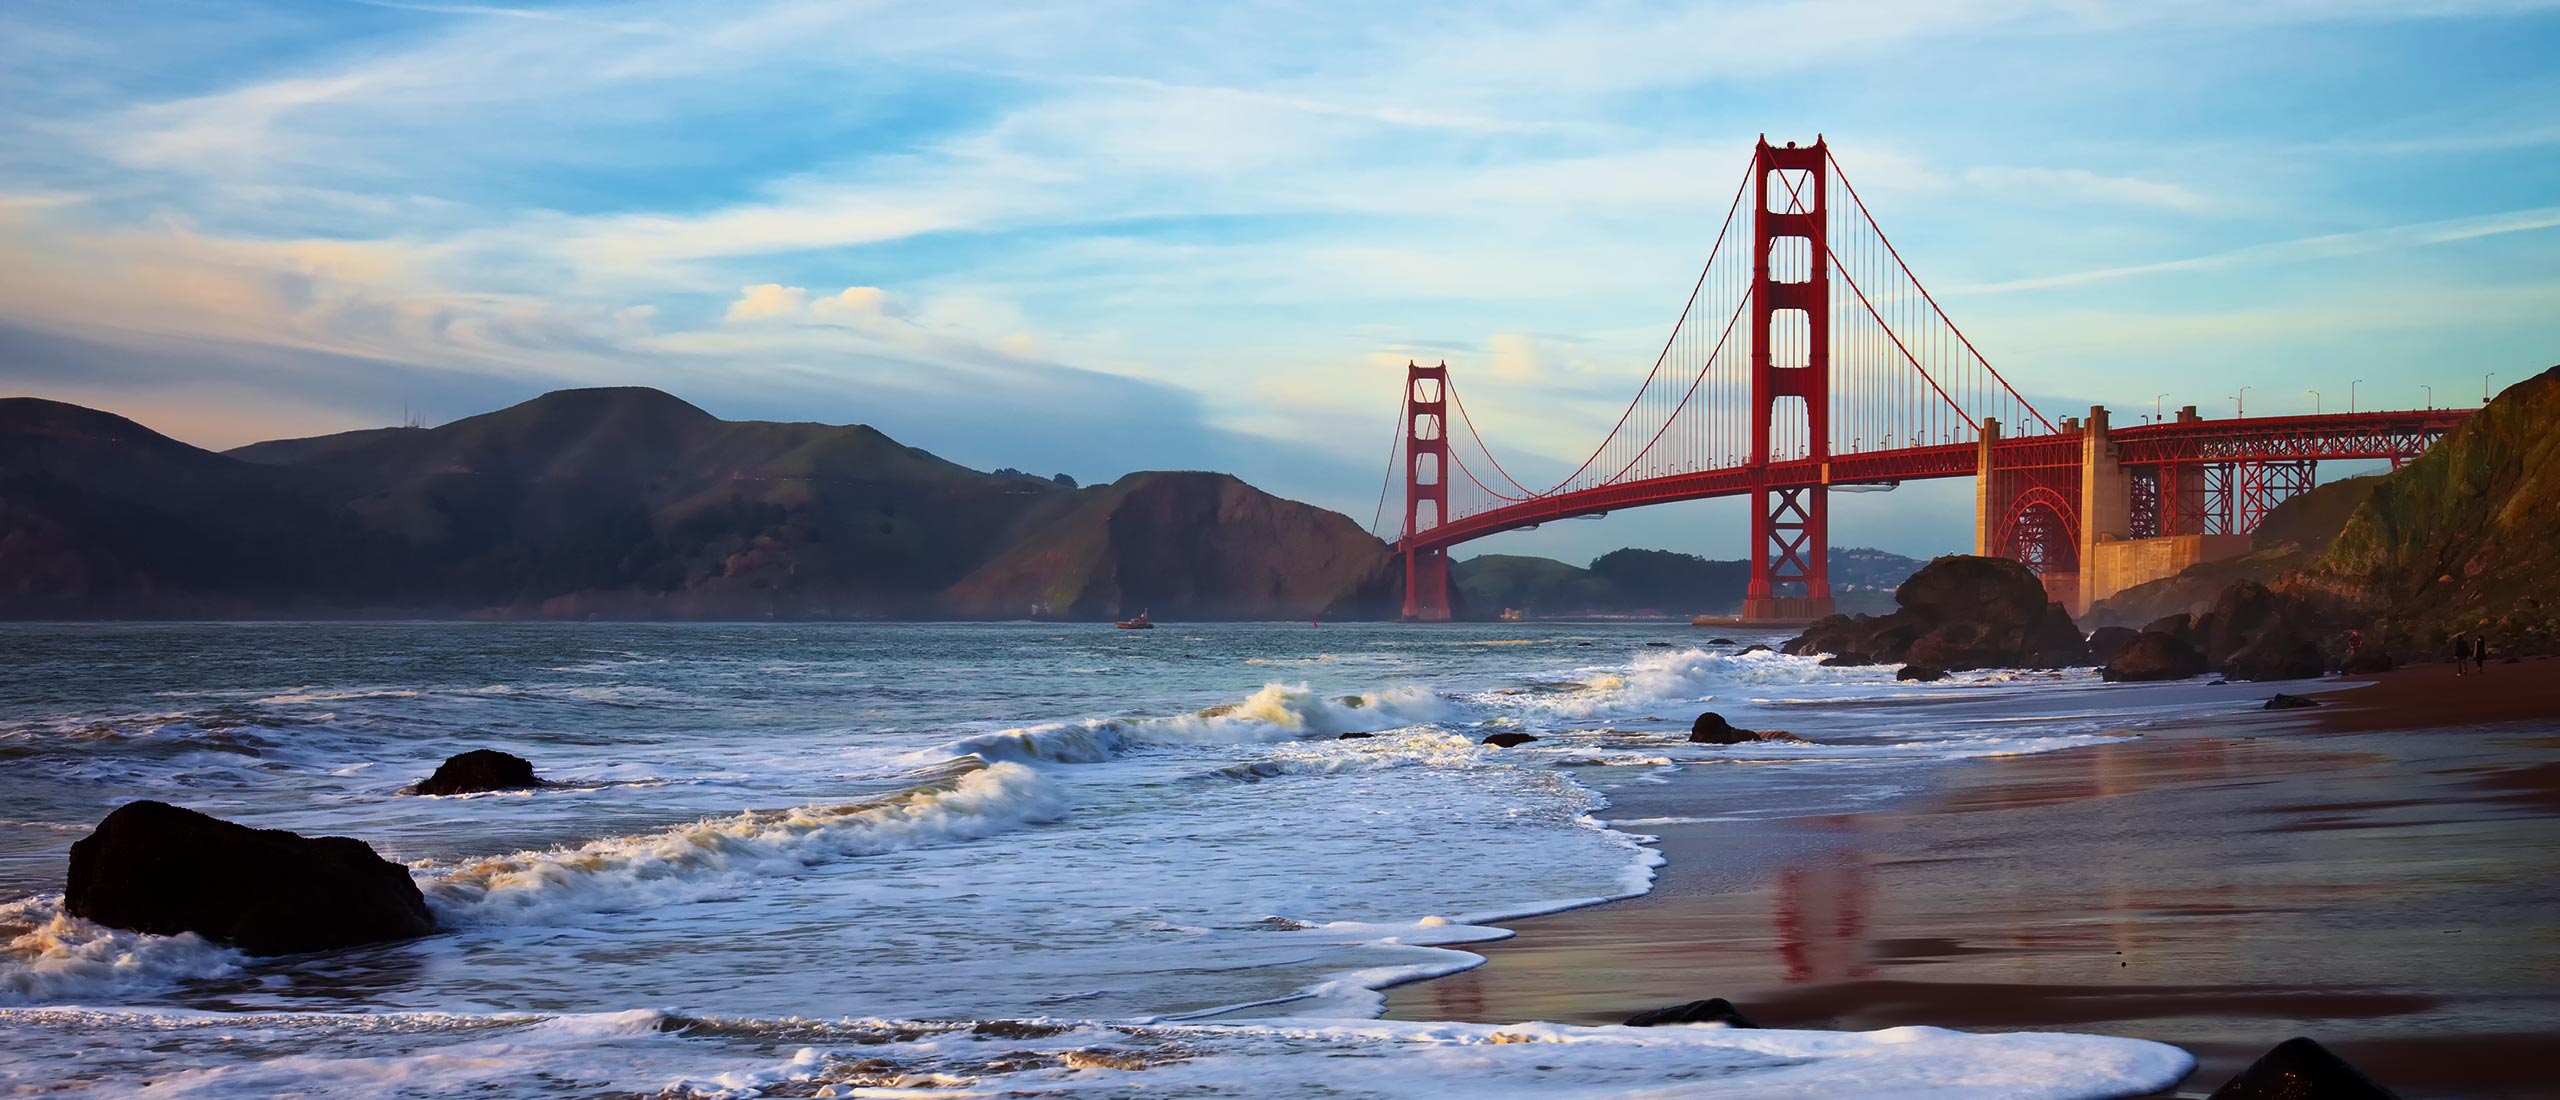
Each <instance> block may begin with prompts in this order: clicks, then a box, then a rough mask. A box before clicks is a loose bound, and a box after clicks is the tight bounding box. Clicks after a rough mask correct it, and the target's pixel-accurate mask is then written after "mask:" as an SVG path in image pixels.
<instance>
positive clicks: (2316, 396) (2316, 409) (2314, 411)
mask: <svg viewBox="0 0 2560 1100" xmlns="http://www.w3.org/2000/svg"><path fill="white" fill-rule="evenodd" d="M2302 392H2304V393H2307V394H2310V395H2311V415H2313V416H2318V415H2320V391H2318V390H2304V391H2302Z"/></svg>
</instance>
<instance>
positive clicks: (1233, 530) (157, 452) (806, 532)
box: [0, 389, 1384, 618]
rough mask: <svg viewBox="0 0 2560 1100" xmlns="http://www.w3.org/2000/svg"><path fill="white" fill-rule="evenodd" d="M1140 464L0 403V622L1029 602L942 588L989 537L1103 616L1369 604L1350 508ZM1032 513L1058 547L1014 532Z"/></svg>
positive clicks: (610, 394)
mask: <svg viewBox="0 0 2560 1100" xmlns="http://www.w3.org/2000/svg"><path fill="white" fill-rule="evenodd" d="M1152 477H1154V478H1171V479H1174V481H1172V482H1168V483H1167V484H1166V485H1164V486H1155V485H1152V484H1151V483H1150V481H1149V480H1148V479H1132V480H1131V481H1129V482H1124V483H1123V485H1122V486H1113V487H1111V488H1112V489H1113V490H1117V491H1119V493H1118V495H1117V496H1116V497H1115V498H1114V499H1117V500H1121V502H1122V504H1123V505H1125V507H1120V508H1115V509H1114V510H1113V511H1112V513H1111V515H1112V517H1113V518H1112V522H1111V523H1109V524H1105V525H1103V526H1101V527H1100V528H1098V529H1096V530H1094V531H1091V532H1086V531H1084V530H1082V529H1081V528H1079V527H1077V526H1076V525H1075V524H1073V523H1071V522H1068V521H1070V520H1072V519H1074V518H1075V517H1077V516H1082V515H1087V514H1089V513H1090V507H1089V504H1090V502H1091V501H1092V500H1093V499H1095V497H1094V495H1093V494H1094V493H1096V492H1099V491H1087V492H1078V491H1076V490H1071V489H1068V488H1066V487H1064V486H1062V485H1058V484H1055V483H1053V482H1050V481H1048V480H1044V479H1040V478H1033V477H1026V476H1016V475H1009V474H1008V475H998V474H987V473H981V472H978V471H976V470H971V469H968V468H966V467H962V466H959V465H957V464H954V463H951V462H947V461H944V460H942V459H940V458H936V457H934V456H933V455H931V454H928V453H926V452H924V451H921V450H918V449H915V448H912V447H907V446H904V445H902V444H899V443H898V442H897V441H895V440H893V439H890V438H888V437H887V436H884V435H882V434H880V433H879V432H877V431H874V430H872V429H870V428H867V427H862V426H852V427H840V426H834V425H822V424H777V423H763V422H733V421H724V420H720V419H717V418H715V417H713V416H711V415H710V414H708V413H705V412H703V411H702V410H700V409H697V408H695V407H693V406H692V405H689V404H686V403H685V402H683V401H680V400H677V399H676V398H674V397H672V396H669V395H667V394H664V393H661V392H658V391H656V390H645V389H608V390H573V391H565V392H561V393H555V394H549V395H545V396H543V397H540V398H537V399H535V400H533V401H529V402H526V403H524V404H522V405H518V406H515V407H512V408H508V409H503V410H500V411H498V412H494V413H489V414H486V415H483V416H476V417H472V418H469V419H466V420H461V421H456V422H454V423H452V424H448V425H444V426H442V427H438V428H431V429H377V430H372V431H363V432H350V433H345V434H342V435H334V436H324V437H319V438H314V439H296V440H282V441H277V442H272V443H261V444H255V445H252V446H249V447H244V448H240V449H239V450H237V451H234V452H231V453H230V454H227V455H221V454H213V453H211V452H207V451H203V450H199V449H197V448H194V447H190V446H187V445H186V444H183V443H179V442H177V441H175V440H171V439H168V438H166V437H164V436H160V435H158V434H156V433H153V432H151V431H150V430H149V429H147V428H144V427H142V426H141V425H139V424H135V423H133V422H131V421H129V420H125V419H123V418H121V417H116V416H112V415H109V414H105V413H100V412H96V411H93V410H89V409H83V408H79V407H78V406H72V405H64V404H60V403H57V402H49V401H37V400H32V399H15V400H8V401H0V616H11V617H21V618H24V617H39V616H59V617H74V618H77V617H124V616H134V617H258V616H278V615H322V616H327V615H472V616H485V617H567V618H586V617H607V618H766V617H781V618H852V617H925V616H939V615H945V614H951V613H954V612H956V611H959V610H961V609H962V608H982V609H983V610H982V611H977V612H972V613H978V614H990V615H1002V616H1004V617H1014V616H1019V615H1021V614H1023V613H1024V612H1025V611H1026V610H1027V609H1028V606H1029V604H1030V603H1031V602H1034V601H1032V600H1021V599H1014V598H1011V597H1010V596H1008V597H1007V598H1006V599H1003V600H993V599H969V600H954V599H950V598H947V595H948V594H950V593H951V590H952V588H953V586H954V585H955V584H956V583H958V582H960V581H962V580H964V579H967V578H970V577H971V576H972V575H973V574H975V573H977V572H979V571H980V570H981V569H983V568H986V567H989V566H990V565H991V564H994V563H996V562H997V561H998V559H999V558H1003V559H1004V560H1006V561H1008V562H1010V563H1012V564H1010V565H1008V566H1007V569H1009V570H1010V571H1011V575H1012V576H1014V577H1015V578H1016V583H1017V584H1019V585H1021V586H1024V587H1026V588H1036V589H1040V590H1042V591H1051V590H1064V591H1073V592H1075V593H1077V595H1076V596H1075V597H1074V598H1071V599H1069V600H1067V601H1064V602H1062V603H1060V604H1059V606H1061V607H1068V606H1073V607H1075V608H1078V610H1076V611H1073V612H1062V613H1068V614H1076V615H1085V616H1100V615H1104V614H1110V613H1112V612H1113V609H1115V608H1116V606H1117V603H1116V597H1115V596H1114V595H1113V594H1114V593H1117V594H1120V595H1125V596H1126V597H1127V599H1129V600H1131V601H1135V604H1134V606H1149V604H1148V602H1147V601H1149V600H1153V601H1154V603H1153V604H1152V606H1155V607H1156V608H1157V610H1158V613H1159V614H1163V615H1173V614H1175V613H1176V609H1185V610H1187V609H1191V608H1199V609H1202V611H1201V612H1200V613H1219V614H1265V613H1269V614H1286V615H1288V616H1291V617H1294V616H1296V615H1297V614H1299V613H1300V611H1301V608H1302V606H1309V607H1312V609H1313V610H1314V611H1330V610H1333V609H1334V608H1335V606H1336V605H1337V604H1341V605H1343V606H1346V607H1361V608H1366V607H1368V606H1370V604H1368V603H1362V602H1361V600H1362V599H1365V598H1367V597H1368V596H1369V595H1370V593H1369V592H1368V590H1367V589H1364V588H1362V587H1361V586H1362V585H1363V584H1372V583H1373V582H1374V577H1373V576H1372V575H1371V573H1370V570H1371V568H1372V567H1373V566H1374V565H1375V563H1376V560H1377V558H1378V557H1379V556H1381V555H1383V553H1384V551H1383V549H1382V548H1381V545H1380V544H1378V543H1377V540H1375V539H1371V538H1368V536H1367V535H1366V534H1364V533H1362V532H1360V531H1359V530H1358V528H1357V526H1356V525H1354V524H1352V522H1351V521H1350V520H1349V519H1347V518H1345V517H1342V516H1339V515H1335V514H1333V513H1330V512H1325V511H1322V510H1321V509H1315V508H1311V507H1308V506H1306V505H1301V504H1296V503H1293V502H1289V501H1282V500H1278V499H1277V498H1273V497H1270V496H1267V495H1265V494H1262V493H1259V492H1257V491H1255V490H1253V489H1252V488H1250V487H1249V486H1245V485H1243V484H1242V483H1241V482H1236V481H1234V479H1232V478H1226V479H1214V475H1152ZM1184 477H1198V478H1211V479H1213V480H1218V481H1222V482H1223V485H1219V486H1215V487H1214V489H1213V491H1206V492H1204V491H1203V490H1201V489H1198V488H1191V489H1187V490H1186V489H1183V488H1181V487H1180V485H1179V484H1178V482H1179V479H1181V478H1184ZM1052 524H1063V526H1060V527H1058V528H1057V532H1058V535H1059V536H1061V537H1063V538H1066V539H1067V540H1068V541H1069V542H1073V543H1075V545H1076V547H1078V549H1076V550H1075V551H1074V552H1068V553H1057V552H1055V551H1058V550H1060V549H1062V547H1060V546H1056V545H1048V544H1043V543H1035V542H1031V541H1027V539H1026V536H1027V534H1028V533H1029V532H1031V531H1032V530H1034V529H1046V528H1048V527H1049V526H1050V525H1052ZM1079 553H1081V554H1083V555H1084V557H1081V558H1079V557H1078V556H1077V555H1078V554H1079ZM1043 569H1054V570H1057V571H1058V572H1057V573H1056V574H1055V575H1049V574H1045V573H1043V572H1042V570H1043ZM1097 578H1101V579H1100V580H1097ZM1345 601H1348V602H1347V603H1346V602H1345ZM1217 609H1224V610H1217Z"/></svg>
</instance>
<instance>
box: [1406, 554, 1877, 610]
mask: <svg viewBox="0 0 2560 1100" xmlns="http://www.w3.org/2000/svg"><path fill="white" fill-rule="evenodd" d="M1919 567H1920V562H1918V561H1917V560H1914V559H1912V558H1906V557H1903V556H1902V555H1900V554H1889V553H1886V552H1884V551H1882V550H1872V549H1867V548H1863V547H1859V548H1851V549H1844V550H1834V551H1832V552H1831V568H1832V586H1833V588H1834V590H1835V591H1836V592H1837V593H1838V594H1839V596H1840V597H1841V599H1842V600H1843V602H1844V603H1845V602H1848V601H1852V600H1858V599H1871V598H1874V597H1873V595H1872V594H1874V593H1877V592H1884V593H1890V592H1892V591H1893V589H1894V587H1895V586H1896V585H1899V584H1901V583H1902V581H1903V579H1904V578H1906V577H1909V576H1910V575H1911V574H1912V572H1913V571H1914V570H1917V569H1918V568H1919ZM1750 580H1751V566H1750V563H1749V562H1746V561H1739V560H1734V561H1726V560H1717V559H1711V558H1701V557H1698V556H1697V555H1695V554H1681V553H1674V552H1671V551H1666V550H1641V549H1633V548H1628V549H1620V550H1612V551H1610V552H1608V553H1606V554H1602V555H1601V556H1599V557H1597V558H1594V559H1592V561H1591V565H1590V566H1589V567H1588V568H1582V567H1577V566H1573V565H1569V564H1566V563H1564V562H1560V561H1556V560H1554V559H1552V558H1540V557H1529V556H1524V555H1518V554H1485V555H1481V556H1478V557H1474V558H1469V559H1467V560H1465V561H1461V562H1457V563H1456V564H1455V567H1454V568H1453V569H1452V570H1451V572H1450V581H1451V583H1452V584H1455V585H1456V586H1457V587H1458V590H1459V591H1460V592H1461V593H1462V594H1464V595H1465V597H1466V601H1467V604H1468V606H1470V607H1472V608H1474V609H1475V610H1476V611H1477V613H1478V614H1479V615H1487V616H1489V615H1493V614H1497V613H1499V612H1500V611H1501V610H1502V609H1505V608H1516V609H1518V610H1521V611H1524V612H1527V613H1529V614H1532V615H1546V616H1554V615H1566V616H1570V615H1575V614H1611V615H1615V614H1631V613H1643V612H1655V613H1661V614H1665V615H1674V616H1687V615H1695V614H1701V613H1704V614H1724V613H1732V612H1737V611H1739V610H1740V609H1741V607H1742V597H1743V589H1744V588H1745V586H1747V585H1748V584H1749V583H1750Z"/></svg>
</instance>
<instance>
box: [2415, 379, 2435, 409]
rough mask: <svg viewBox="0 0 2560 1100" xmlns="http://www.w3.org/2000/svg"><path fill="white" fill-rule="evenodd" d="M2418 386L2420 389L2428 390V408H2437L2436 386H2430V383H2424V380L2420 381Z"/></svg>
mask: <svg viewBox="0 0 2560 1100" xmlns="http://www.w3.org/2000/svg"><path fill="white" fill-rule="evenodd" d="M2418 388H2419V389H2422V390H2425V391H2427V407H2428V408H2430V409H2432V408H2435V407H2436V388H2435V387H2434V386H2430V385H2428V384H2426V383H2424V382H2420V383H2418Z"/></svg>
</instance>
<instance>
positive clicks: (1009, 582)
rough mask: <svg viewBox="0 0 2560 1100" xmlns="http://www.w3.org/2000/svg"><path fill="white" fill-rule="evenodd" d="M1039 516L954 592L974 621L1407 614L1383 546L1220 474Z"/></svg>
mask: <svg viewBox="0 0 2560 1100" xmlns="http://www.w3.org/2000/svg"><path fill="white" fill-rule="evenodd" d="M1062 496H1063V499H1061V500H1058V501H1055V502H1051V503H1049V504H1047V505H1046V506H1044V507H1042V508H1041V509H1039V510H1038V512H1037V514H1036V515H1035V516H1034V517H1032V519H1031V521H1029V522H1026V523H1025V524H1024V525H1023V526H1022V529H1021V530H1020V532H1019V533H1018V535H1017V536H1016V537H1015V538H1013V539H1012V540H1011V542H1010V544H1009V545H1008V546H1007V547H1006V548H1005V549H1004V550H1003V551H1002V552H1000V553H998V554H997V555H996V556H995V557H994V558H993V559H992V560H990V561H988V562H987V563H986V564H984V565H981V566H979V567H978V568H977V569H976V570H975V571H973V572H972V573H970V575H969V576H967V577H966V578H963V579H962V580H961V581H960V582H959V583H958V584H956V585H954V586H953V587H952V589H951V591H950V593H949V597H948V605H949V606H950V607H951V608H952V609H953V610H954V611H955V612H957V613H959V614H962V615H965V616H970V617H1013V616H1018V615H1034V616H1056V617H1060V618H1097V617H1120V616H1125V615H1129V614H1134V613H1136V612H1140V611H1146V612H1149V613H1151V614H1153V615H1155V616H1157V617H1160V618H1176V619H1275V618H1311V617H1316V616H1323V617H1327V618H1376V617H1381V616H1386V615H1391V614H1393V613H1395V612H1396V611H1397V610H1399V608H1398V606H1397V603H1398V601H1397V596H1398V595H1399V591H1400V590H1399V589H1398V588H1397V583H1398V582H1399V581H1400V580H1401V579H1402V578H1401V575H1400V574H1399V572H1398V569H1397V565H1398V563H1397V559H1396V558H1395V556H1394V553H1393V551H1392V550H1391V549H1390V548H1389V547H1388V545H1387V544H1386V543H1384V542H1382V541H1380V540H1378V539H1377V538H1375V537H1373V536H1371V535H1370V534H1369V533H1368V532H1366V531H1363V530H1361V529H1360V525H1359V524H1358V523H1357V522H1355V521H1353V520H1352V519H1351V518H1350V517H1348V516H1345V515H1342V514H1340V513H1338V512H1329V511H1326V510H1324V509H1321V508H1317V507H1313V506H1311V505H1306V504H1300V503H1298V502H1297V501H1294V500H1282V499H1280V498H1278V497H1275V496H1272V495H1270V494H1268V493H1265V492H1262V491H1261V490H1259V489H1255V488H1254V487H1253V486H1250V485H1247V484H1245V483H1244V482H1242V481H1239V480H1237V479H1235V478H1234V477H1231V476H1228V475H1226V474H1213V473H1192V472H1182V473H1166V472H1153V473H1138V474H1131V475H1129V476H1127V477H1124V478H1121V479H1120V480H1119V481H1117V482H1114V483H1112V484H1110V485H1106V486H1096V487H1093V488H1090V489H1082V490H1076V491H1073V492H1071V493H1066V494H1063V495H1062Z"/></svg>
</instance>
